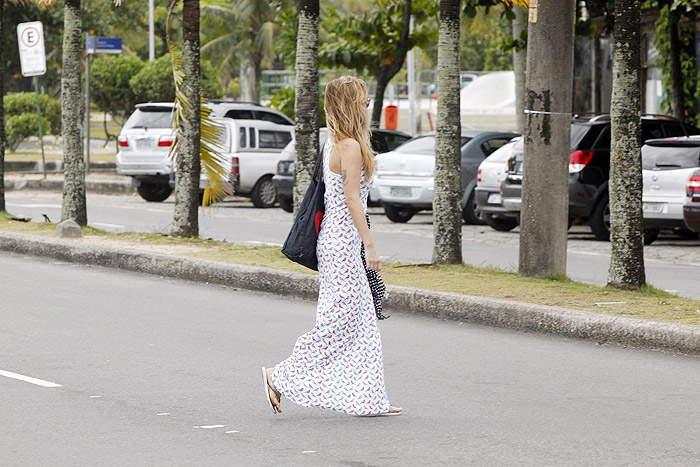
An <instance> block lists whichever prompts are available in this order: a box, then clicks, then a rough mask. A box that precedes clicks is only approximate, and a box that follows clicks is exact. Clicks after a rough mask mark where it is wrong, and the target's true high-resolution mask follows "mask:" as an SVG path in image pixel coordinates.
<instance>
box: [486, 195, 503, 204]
mask: <svg viewBox="0 0 700 467" xmlns="http://www.w3.org/2000/svg"><path fill="white" fill-rule="evenodd" d="M487 202H488V203H489V204H501V194H500V193H491V194H490V195H489V199H488V201H487Z"/></svg>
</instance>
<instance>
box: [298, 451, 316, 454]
mask: <svg viewBox="0 0 700 467" xmlns="http://www.w3.org/2000/svg"><path fill="white" fill-rule="evenodd" d="M314 452H316V451H301V453H302V454H312V453H314Z"/></svg>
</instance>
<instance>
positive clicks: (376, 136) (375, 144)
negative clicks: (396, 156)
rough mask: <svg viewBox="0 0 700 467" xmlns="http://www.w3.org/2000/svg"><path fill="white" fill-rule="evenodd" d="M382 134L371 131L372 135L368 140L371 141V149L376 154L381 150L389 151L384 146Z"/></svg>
mask: <svg viewBox="0 0 700 467" xmlns="http://www.w3.org/2000/svg"><path fill="white" fill-rule="evenodd" d="M383 136H384V135H382V134H381V133H375V132H372V136H371V137H370V142H371V143H372V149H373V150H374V152H376V153H377V154H381V153H383V152H389V150H388V149H387V146H386V141H385V140H384V138H383Z"/></svg>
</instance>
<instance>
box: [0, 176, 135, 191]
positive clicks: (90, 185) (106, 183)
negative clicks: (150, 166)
mask: <svg viewBox="0 0 700 467" xmlns="http://www.w3.org/2000/svg"><path fill="white" fill-rule="evenodd" d="M123 178H124V180H109V179H91V178H90V177H87V178H86V179H85V188H86V189H87V191H90V192H96V193H104V194H130V193H133V192H134V187H133V186H132V185H131V179H129V178H127V177H123ZM5 189H6V190H7V191H18V190H45V191H62V190H63V178H62V177H55V176H52V177H48V178H47V179H46V180H44V179H43V178H41V177H40V176H27V175H6V176H5Z"/></svg>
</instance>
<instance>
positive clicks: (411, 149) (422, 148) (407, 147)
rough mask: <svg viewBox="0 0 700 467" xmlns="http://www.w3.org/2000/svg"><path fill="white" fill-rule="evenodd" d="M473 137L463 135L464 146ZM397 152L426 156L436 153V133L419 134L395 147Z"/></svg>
mask: <svg viewBox="0 0 700 467" xmlns="http://www.w3.org/2000/svg"><path fill="white" fill-rule="evenodd" d="M470 140H471V138H467V137H466V136H462V146H464V145H465V144H467V143H468V142H469V141H470ZM395 151H396V152H403V153H410V154H421V155H425V156H434V155H435V135H429V136H419V137H418V138H414V139H412V140H409V141H406V142H405V143H403V144H402V145H401V146H399V147H398V148H396V149H395Z"/></svg>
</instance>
